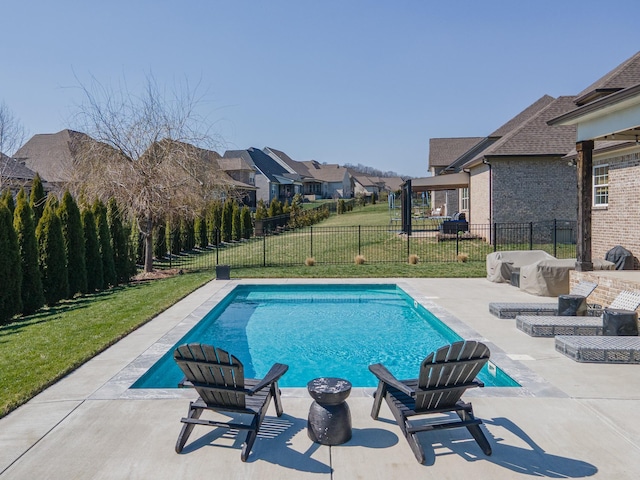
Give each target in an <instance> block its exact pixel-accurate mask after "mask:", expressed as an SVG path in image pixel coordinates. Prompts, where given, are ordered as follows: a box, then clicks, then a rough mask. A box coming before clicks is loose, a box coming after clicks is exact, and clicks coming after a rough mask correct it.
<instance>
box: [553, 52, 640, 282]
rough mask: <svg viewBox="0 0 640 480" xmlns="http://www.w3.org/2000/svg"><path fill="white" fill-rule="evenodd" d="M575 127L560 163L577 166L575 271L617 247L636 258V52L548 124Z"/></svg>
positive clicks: (639, 68) (639, 102)
mask: <svg viewBox="0 0 640 480" xmlns="http://www.w3.org/2000/svg"><path fill="white" fill-rule="evenodd" d="M549 124H550V125H565V126H566V125H572V126H575V127H577V131H576V137H575V140H576V149H574V150H573V151H572V152H571V153H570V154H569V155H567V157H566V159H567V160H569V161H572V162H574V163H576V164H577V168H578V171H579V172H581V173H582V175H580V173H579V174H578V184H579V185H580V186H581V196H580V198H578V204H579V206H580V208H579V211H578V217H579V218H583V221H582V222H580V225H579V226H578V228H579V230H580V231H579V232H578V233H579V238H578V242H577V243H578V245H577V270H579V271H589V270H590V269H591V268H592V261H593V259H599V258H605V256H606V253H607V252H608V251H609V250H610V249H612V248H613V247H615V246H616V245H621V246H623V247H624V248H626V249H627V250H629V251H630V252H631V253H632V254H633V255H634V257H635V268H638V258H637V257H638V256H639V255H640V237H639V236H638V225H639V224H640V198H639V194H638V192H640V143H639V142H638V140H639V138H640V52H638V53H636V54H635V55H633V56H632V57H630V58H629V59H627V60H626V61H625V62H623V63H622V64H620V65H619V66H617V67H616V68H614V69H613V70H611V71H610V72H608V73H607V74H605V75H604V76H602V77H601V78H600V79H598V80H596V82H594V83H593V84H591V85H589V86H588V87H587V88H585V89H584V90H583V91H582V92H580V93H579V94H578V96H577V98H576V101H575V105H574V109H573V110H572V111H569V112H567V113H566V114H564V115H560V116H558V117H556V118H554V119H552V120H550V121H549Z"/></svg>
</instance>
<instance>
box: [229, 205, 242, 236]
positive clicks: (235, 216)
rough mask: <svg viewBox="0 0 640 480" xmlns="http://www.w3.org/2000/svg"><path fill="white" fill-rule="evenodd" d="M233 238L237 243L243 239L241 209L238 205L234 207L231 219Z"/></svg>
mask: <svg viewBox="0 0 640 480" xmlns="http://www.w3.org/2000/svg"><path fill="white" fill-rule="evenodd" d="M231 238H232V239H233V240H235V241H236V242H237V241H238V240H240V239H241V238H242V224H241V223H240V207H239V206H238V204H237V203H234V205H233V212H232V218H231Z"/></svg>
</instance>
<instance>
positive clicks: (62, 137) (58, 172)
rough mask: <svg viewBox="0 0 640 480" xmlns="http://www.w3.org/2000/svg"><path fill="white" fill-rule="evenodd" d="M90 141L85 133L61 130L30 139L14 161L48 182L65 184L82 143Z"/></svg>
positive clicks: (17, 153)
mask: <svg viewBox="0 0 640 480" xmlns="http://www.w3.org/2000/svg"><path fill="white" fill-rule="evenodd" d="M86 140H92V139H91V137H89V136H88V135H87V134H85V133H81V132H76V131H74V130H68V129H66V130H62V131H60V132H58V133H41V134H37V135H34V136H33V137H31V138H30V139H29V140H28V141H27V143H25V144H24V145H23V146H22V147H20V149H18V151H17V152H16V153H15V155H14V157H15V158H16V160H18V161H20V162H23V163H24V165H25V166H26V167H27V168H30V169H31V170H33V171H34V172H38V173H39V174H40V177H41V178H42V179H43V180H46V181H48V182H67V181H69V180H70V179H71V176H72V171H73V162H74V161H75V160H76V155H77V153H78V151H79V147H80V144H81V143H82V142H83V141H86Z"/></svg>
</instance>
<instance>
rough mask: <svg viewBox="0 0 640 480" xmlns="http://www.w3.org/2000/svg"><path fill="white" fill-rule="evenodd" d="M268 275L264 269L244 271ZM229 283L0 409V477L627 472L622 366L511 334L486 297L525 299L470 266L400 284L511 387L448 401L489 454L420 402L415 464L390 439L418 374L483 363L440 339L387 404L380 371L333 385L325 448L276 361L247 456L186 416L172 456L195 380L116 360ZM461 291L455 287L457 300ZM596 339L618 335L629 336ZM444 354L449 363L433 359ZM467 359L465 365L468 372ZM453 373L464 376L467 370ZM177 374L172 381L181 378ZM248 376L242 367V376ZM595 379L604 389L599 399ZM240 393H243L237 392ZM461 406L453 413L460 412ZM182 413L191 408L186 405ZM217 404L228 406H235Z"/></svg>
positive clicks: (306, 400) (403, 444)
mask: <svg viewBox="0 0 640 480" xmlns="http://www.w3.org/2000/svg"><path fill="white" fill-rule="evenodd" d="M306 281H310V282H312V281H313V282H315V281H316V280H311V279H309V280H306ZM361 281H362V280H359V282H361ZM369 281H371V282H375V281H376V280H375V279H371V280H369ZM377 281H378V282H379V279H378V280H377ZM244 282H246V281H244ZM271 282H274V280H267V279H265V280H259V281H256V280H252V281H251V283H271ZM285 282H286V281H285ZM289 282H290V280H289ZM321 282H322V283H332V282H335V283H339V282H344V280H343V279H323V280H321ZM236 283H243V281H238V280H231V281H212V282H209V283H208V284H207V285H206V286H204V287H203V288H202V289H200V290H198V291H196V292H194V293H193V294H191V295H190V296H189V297H187V298H185V299H184V300H182V301H181V302H179V303H178V304H176V305H174V306H173V307H171V308H169V309H167V310H166V311H165V312H163V313H162V314H161V315H159V316H158V317H157V318H155V319H154V320H152V321H151V322H149V323H147V324H145V325H144V326H142V327H141V328H139V329H138V330H136V331H134V332H132V333H131V334H130V335H129V336H127V337H126V338H124V339H123V340H121V341H119V342H117V343H116V344H114V345H113V346H112V347H110V348H109V349H107V350H105V351H104V352H102V353H101V354H100V355H98V356H96V357H95V358H94V359H92V360H91V361H89V362H87V363H86V364H85V365H83V366H82V367H80V368H78V369H77V370H76V371H74V372H73V373H71V374H70V375H68V376H67V377H65V378H64V379H62V380H60V381H59V382H57V383H56V384H54V385H52V386H51V387H49V388H48V389H47V390H45V391H44V392H42V393H40V394H39V395H37V396H36V397H34V398H33V399H32V400H31V401H29V402H28V403H27V404H25V405H23V406H22V407H20V408H18V409H17V410H15V411H13V412H12V413H10V414H9V415H7V416H6V417H4V418H2V419H0V431H1V432H2V434H1V435H0V446H2V449H0V478H8V479H10V478H85V477H86V475H87V472H97V474H98V475H99V476H100V478H114V479H116V478H131V477H137V478H155V479H160V480H162V479H173V478H184V477H190V476H196V475H201V474H203V472H211V471H215V472H216V476H219V477H221V478H228V479H241V478H279V479H283V480H287V479H296V480H299V479H318V478H323V479H324V478H326V479H330V478H364V477H366V478H399V477H405V476H410V477H418V476H425V475H427V476H433V477H434V478H465V477H471V476H473V477H478V478H493V479H509V480H511V479H518V478H522V479H529V478H531V477H532V476H540V477H554V478H555V477H559V476H562V477H564V478H583V477H589V478H595V479H597V478H603V479H608V478H630V477H629V476H628V473H629V472H630V471H633V472H635V471H637V470H638V469H640V456H639V455H637V447H636V446H635V445H638V444H640V419H637V416H636V415H635V414H634V413H635V410H636V409H637V387H636V386H635V384H634V382H632V381H629V380H630V378H631V377H630V375H634V373H633V368H634V367H633V366H631V365H622V364H619V365H615V364H607V365H599V364H597V363H589V364H586V363H580V362H579V361H573V359H571V358H569V357H568V356H565V355H564V354H563V353H562V352H559V351H556V350H555V349H554V345H553V343H554V342H555V340H553V339H545V338H533V337H529V336H528V335H522V332H521V331H519V330H517V329H516V327H515V322H513V321H510V320H506V319H505V320H500V319H496V318H495V317H494V316H493V315H492V314H491V313H489V311H488V304H489V299H496V300H499V301H500V302H504V303H526V301H527V298H528V297H529V295H528V294H526V293H524V292H521V291H520V290H519V289H514V288H512V287H510V286H509V285H506V284H497V283H493V282H487V281H486V280H485V279H478V278H466V279H465V278H463V279H460V278H459V279H430V278H424V279H410V280H406V281H403V282H400V283H399V285H400V286H401V288H403V289H405V290H406V291H407V292H409V293H410V294H411V296H412V297H413V298H414V299H416V300H417V301H419V302H421V303H423V304H424V305H426V306H427V307H428V308H429V310H430V311H432V312H433V313H434V314H435V315H437V316H438V317H439V318H442V319H446V321H447V323H448V324H449V325H454V326H455V328H456V331H459V332H460V333H461V334H462V335H463V336H464V338H467V339H469V340H471V341H473V342H475V343H476V344H477V345H478V346H480V345H484V346H486V348H487V349H488V350H490V352H491V354H490V355H491V357H490V360H488V361H487V363H491V364H492V365H493V367H492V368H495V367H496V366H497V367H498V368H500V369H503V370H504V372H506V373H507V374H508V375H510V376H512V378H514V379H515V380H517V382H518V383H519V384H520V386H519V387H492V386H485V387H484V388H468V389H467V388H465V389H464V390H463V392H464V393H461V396H462V397H461V398H459V400H460V399H464V402H463V403H465V404H468V405H469V406H470V404H471V403H472V404H473V410H472V413H473V418H467V419H465V420H463V419H462V418H461V417H460V415H459V414H458V413H456V411H455V409H454V410H450V413H449V414H448V415H451V417H452V418H453V419H454V420H455V421H456V422H459V421H470V422H471V423H470V424H469V425H470V426H472V427H473V426H475V427H477V429H478V430H479V431H480V432H481V433H482V435H483V436H484V437H485V439H486V441H487V443H488V445H489V447H490V451H491V455H488V454H485V453H486V452H485V450H484V448H481V444H482V443H481V442H478V441H476V439H474V437H473V435H471V433H472V432H470V431H469V430H468V429H467V428H466V425H464V424H463V425H460V426H461V427H464V428H438V427H436V428H434V429H432V430H431V431H419V429H420V428H421V427H422V426H423V425H426V423H423V422H424V420H423V419H422V415H407V416H406V417H405V419H406V420H407V421H408V422H411V423H412V424H413V426H414V427H416V429H415V430H414V429H413V428H412V427H410V426H408V427H406V428H407V432H408V433H409V437H412V436H413V435H414V434H415V436H416V437H417V439H418V442H419V443H418V445H419V446H420V450H421V452H422V454H423V455H424V462H423V463H419V462H418V461H416V458H417V456H416V454H415V453H414V451H413V450H412V448H407V446H408V440H407V439H405V438H403V437H405V434H404V432H403V426H404V420H402V416H400V419H398V418H396V417H395V416H394V408H396V410H399V411H400V412H403V411H404V407H403V405H402V402H405V404H407V405H413V403H411V402H415V401H416V399H417V398H418V397H419V396H421V395H424V396H422V397H421V398H424V399H427V398H429V397H432V398H433V399H436V400H437V398H438V395H437V394H434V393H435V391H429V388H428V387H427V388H424V389H422V388H421V387H419V385H420V381H421V380H420V379H421V377H422V374H425V375H426V376H429V375H430V376H431V378H433V379H435V378H437V377H438V371H439V370H440V371H442V372H447V373H448V372H450V371H451V370H450V368H453V369H456V370H457V371H458V372H461V373H462V372H467V370H466V367H465V364H469V365H476V364H477V363H482V362H484V360H485V358H481V359H480V361H479V362H476V359H475V358H471V357H474V356H473V355H468V356H469V357H470V358H469V361H468V363H467V360H464V358H465V357H466V356H467V355H466V354H459V353H456V352H455V349H454V351H451V348H452V347H450V346H447V350H448V351H449V353H448V354H444V353H438V352H434V353H433V355H431V356H430V357H431V360H432V361H430V362H427V363H425V364H423V365H422V366H421V365H420V364H418V365H416V367H417V368H416V373H417V374H418V372H421V373H420V374H419V375H418V378H417V379H416V381H415V383H414V384H411V383H410V382H406V384H407V385H406V386H405V387H402V388H403V389H404V388H407V389H410V390H413V391H415V392H416V394H415V397H412V396H411V393H410V392H409V394H408V395H405V396H403V395H404V394H399V393H396V395H397V396H398V397H399V398H400V402H399V403H393V404H392V405H394V406H395V407H394V408H392V406H391V405H390V404H389V401H388V400H387V398H389V399H390V396H389V395H387V394H388V393H389V392H390V391H393V389H394V388H395V387H391V388H390V387H389V386H388V384H387V387H385V388H387V394H385V395H380V396H378V395H376V394H375V391H376V388H375V387H372V388H355V387H354V388H352V389H345V390H344V391H345V392H347V391H349V396H348V398H347V399H346V402H347V403H348V405H349V409H350V413H351V437H350V438H349V439H348V440H346V441H345V442H344V443H339V444H337V445H330V444H327V445H325V444H322V443H319V442H315V441H314V440H313V439H312V438H310V436H309V434H308V426H309V425H308V416H309V415H310V407H311V405H312V403H313V401H314V399H313V398H312V397H311V396H310V394H309V391H308V389H307V388H282V387H281V386H280V383H282V381H283V380H285V379H286V378H287V374H284V376H282V377H281V380H280V381H279V390H280V393H281V397H280V401H281V405H282V415H281V416H278V411H277V409H272V408H268V409H263V410H262V411H263V412H264V417H263V418H261V420H260V427H259V429H258V430H257V435H256V440H255V442H254V443H253V446H252V447H251V449H250V454H248V457H247V458H246V462H241V461H240V459H239V458H238V453H239V452H240V451H241V450H242V444H243V443H244V442H245V438H246V431H243V430H239V429H235V428H231V429H229V428H219V427H218V426H217V425H216V426H214V428H211V427H212V425H200V424H196V425H195V430H194V432H193V433H191V435H190V437H189V438H188V440H187V439H185V442H184V445H183V449H182V453H181V454H180V455H177V454H176V453H175V452H174V447H175V444H176V437H177V436H178V435H179V434H180V430H181V428H182V427H183V426H186V425H187V424H186V423H182V424H181V422H180V419H181V416H184V415H185V413H187V412H184V409H185V408H187V405H190V403H191V402H194V403H196V405H197V402H198V401H199V400H198V399H199V398H202V399H203V401H204V398H205V397H202V395H201V394H200V393H199V392H198V390H197V388H196V385H197V384H199V383H200V382H199V381H198V380H196V379H195V377H194V378H192V379H191V380H190V381H189V380H188V382H190V384H191V385H193V388H181V389H171V390H167V389H159V390H157V391H153V392H152V391H150V390H140V391H136V390H133V389H131V388H129V387H130V386H131V383H132V382H133V381H134V379H129V377H127V376H126V374H125V372H126V371H127V368H128V366H129V365H130V366H131V367H132V371H133V372H134V373H136V372H137V373H136V374H137V375H140V372H142V371H145V370H146V369H147V368H149V366H150V365H151V364H149V363H147V362H146V360H145V355H144V354H145V352H150V351H154V350H155V349H157V348H158V345H160V344H163V342H165V341H166V340H165V338H166V335H167V334H168V333H169V332H173V333H175V334H178V335H183V334H184V333H183V330H181V327H180V326H181V324H182V322H184V319H186V318H190V317H192V316H193V312H195V311H199V309H200V310H201V309H202V307H203V306H205V305H206V306H207V310H208V309H209V308H211V303H210V302H211V301H212V299H215V300H216V301H221V300H222V298H224V296H225V295H226V293H225V292H226V291H228V288H229V286H230V285H234V284H236ZM279 283H283V282H282V281H280V282H279ZM601 283H603V282H601ZM460 290H463V291H465V292H466V294H465V295H464V296H462V297H461V296H460V294H459V292H460ZM454 319H459V323H456V322H455V321H454ZM462 320H463V321H462ZM558 338H561V337H558ZM573 338H579V337H573ZM585 338H586V337H585ZM602 338H604V337H602ZM609 338H610V339H611V340H616V339H618V338H619V339H623V338H625V339H627V341H631V340H636V339H637V338H640V337H635V338H634V337H609ZM467 344H471V342H470V341H468V342H467ZM194 351H195V352H197V350H194ZM460 351H462V350H460ZM229 353H230V354H233V351H230V352H229ZM427 353H428V352H427ZM398 355H399V356H401V352H399V354H398ZM195 356H196V355H193V354H192V353H190V354H189V355H187V356H186V362H187V363H189V362H193V361H194V360H193V358H189V357H195ZM443 356H445V357H446V358H449V359H450V360H454V361H450V362H446V361H445V362H444V363H439V360H438V359H441V358H442V357H443ZM486 356H487V357H488V352H486ZM480 357H482V355H480ZM207 358H209V355H208V354H207ZM428 358H429V357H428ZM458 360H460V361H458ZM456 362H457V363H456ZM230 363H233V362H230ZM196 364H197V365H199V366H203V364H201V363H199V362H196ZM385 367H386V368H387V369H388V370H389V371H390V372H392V373H393V369H394V367H393V365H392V364H391V363H387V362H385ZM198 368H199V367H198ZM207 368H208V367H207ZM267 368H268V367H267ZM474 368H475V367H469V371H472V370H473V369H474ZM629 368H631V369H632V370H629ZM374 370H375V368H374ZM183 373H186V372H184V371H183ZM244 373H245V374H246V371H245V372H244ZM467 373H469V372H467ZM289 374H291V371H289ZM247 375H248V374H247ZM463 376H468V377H469V379H470V377H472V376H474V373H473V372H471V373H469V374H468V375H466V374H464V373H463ZM345 380H347V381H348V380H349V378H346V379H345ZM258 381H259V380H258ZM390 382H391V383H393V380H390ZM205 383H206V382H205ZM401 383H403V384H405V382H401ZM455 383H456V385H457V384H458V383H460V385H459V386H460V387H461V388H462V387H463V386H464V387H466V386H467V383H465V382H464V381H460V382H455ZM191 385H189V383H187V382H185V383H184V386H186V387H191ZM450 386H453V385H448V386H444V385H443V387H444V390H443V391H447V389H448V388H449V387H450ZM256 387H257V385H255V384H254V385H251V384H248V383H247V381H246V379H245V382H244V388H245V389H247V390H251V389H256ZM438 388H441V387H440V386H438V387H436V389H438ZM267 390H269V391H271V389H270V388H268V387H267V388H265V389H264V390H262V391H263V392H266V391H267ZM453 390H455V388H454V389H453ZM398 392H402V390H398ZM603 392H607V394H606V395H605V396H603ZM457 394H458V392H456V393H455V396H457ZM248 397H251V395H245V398H248ZM274 398H275V397H274ZM383 399H384V400H383ZM409 399H410V400H409ZM455 403H456V404H457V403H458V402H457V401H456V402H455ZM376 404H378V406H379V411H378V416H377V418H378V419H377V420H374V419H373V418H372V416H371V413H372V406H375V405H376ZM205 405H206V402H205ZM272 405H273V403H272ZM440 406H442V407H446V408H449V407H451V404H450V403H447V402H444V403H442V402H441V405H440ZM412 408H413V407H412ZM418 410H419V409H416V408H413V410H412V411H413V412H418ZM427 410H428V409H427ZM189 412H191V407H189ZM463 412H464V413H463ZM220 413H224V412H223V411H216V410H209V409H207V408H205V409H204V410H203V413H202V417H201V418H202V419H203V420H204V417H205V414H210V415H215V417H214V418H216V420H215V421H217V418H218V415H219V414H220ZM420 413H422V412H420ZM426 413H427V414H426V415H425V416H424V418H426V419H429V418H432V419H433V420H435V421H436V424H437V422H438V421H439V420H440V417H441V414H439V413H437V414H436V413H433V414H431V413H430V412H429V411H427V412H426ZM461 413H462V415H467V414H468V410H466V411H465V410H463V411H462V412H461ZM226 416H228V415H226ZM189 417H192V418H193V417H194V415H193V414H192V413H190V414H187V415H186V416H185V418H189ZM231 417H232V419H234V421H235V419H237V415H236V414H232V415H231ZM206 418H209V417H208V415H207V417H206ZM541 418H544V421H543V422H542V421H540V419H541ZM585 419H589V421H588V422H585ZM224 421H225V422H226V421H227V420H224ZM399 422H400V423H401V424H402V425H400V424H399ZM414 422H415V423H414ZM480 422H481V423H480ZM250 423H251V422H250V421H248V422H247V424H250ZM474 424H475V425H474ZM472 430H473V428H472ZM90 476H91V475H90Z"/></svg>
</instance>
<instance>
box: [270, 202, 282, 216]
mask: <svg viewBox="0 0 640 480" xmlns="http://www.w3.org/2000/svg"><path fill="white" fill-rule="evenodd" d="M278 215H282V203H280V200H278V199H277V198H274V199H273V200H271V203H270V204H269V217H277V216H278Z"/></svg>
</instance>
